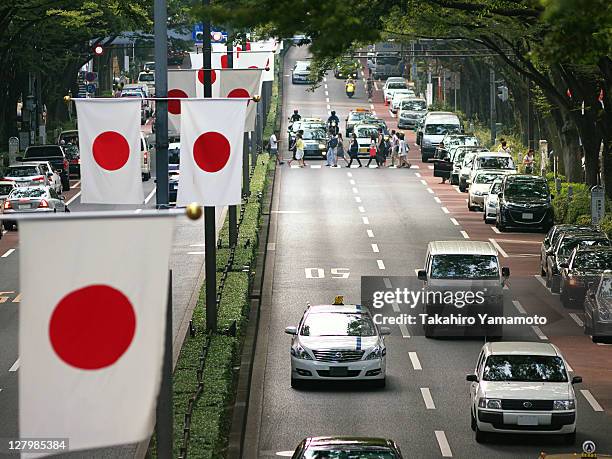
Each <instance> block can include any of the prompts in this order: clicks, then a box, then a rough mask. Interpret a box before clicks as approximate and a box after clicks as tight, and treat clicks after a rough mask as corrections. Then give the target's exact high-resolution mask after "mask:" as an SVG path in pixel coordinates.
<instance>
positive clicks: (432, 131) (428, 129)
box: [425, 124, 460, 135]
mask: <svg viewBox="0 0 612 459" xmlns="http://www.w3.org/2000/svg"><path fill="white" fill-rule="evenodd" d="M459 131H460V129H459V126H458V125H456V124H428V125H427V126H425V134H429V135H444V134H456V133H458V132H459Z"/></svg>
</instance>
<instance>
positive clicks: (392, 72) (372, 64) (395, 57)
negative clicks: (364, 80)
mask: <svg viewBox="0 0 612 459" xmlns="http://www.w3.org/2000/svg"><path fill="white" fill-rule="evenodd" d="M372 53H373V55H372ZM369 54H370V57H369V61H368V64H369V65H368V67H369V68H370V72H371V73H372V76H373V78H374V79H377V80H381V79H386V78H389V77H394V76H395V77H400V76H402V74H403V68H404V65H403V60H402V44H401V43H398V42H395V41H383V42H380V43H376V44H375V45H374V46H373V47H372V50H371V52H370V53H369Z"/></svg>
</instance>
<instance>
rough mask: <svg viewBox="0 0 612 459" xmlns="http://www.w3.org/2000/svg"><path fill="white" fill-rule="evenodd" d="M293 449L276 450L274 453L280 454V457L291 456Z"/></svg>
mask: <svg viewBox="0 0 612 459" xmlns="http://www.w3.org/2000/svg"><path fill="white" fill-rule="evenodd" d="M293 453H294V451H278V452H277V453H276V455H277V456H282V457H291V456H293Z"/></svg>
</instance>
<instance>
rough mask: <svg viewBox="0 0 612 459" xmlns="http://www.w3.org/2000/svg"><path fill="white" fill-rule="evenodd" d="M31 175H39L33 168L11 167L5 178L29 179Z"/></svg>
mask: <svg viewBox="0 0 612 459" xmlns="http://www.w3.org/2000/svg"><path fill="white" fill-rule="evenodd" d="M33 175H40V172H39V171H38V169H37V168H36V167H35V166H22V167H11V168H9V170H8V172H7V174H6V176H7V177H31V176H33Z"/></svg>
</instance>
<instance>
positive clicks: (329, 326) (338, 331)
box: [300, 312, 376, 336]
mask: <svg viewBox="0 0 612 459" xmlns="http://www.w3.org/2000/svg"><path fill="white" fill-rule="evenodd" d="M300 335H302V336H376V328H375V327H374V323H373V322H372V319H371V318H370V316H369V315H368V314H360V313H344V312H316V313H310V314H308V315H307V316H306V320H305V321H304V323H303V325H302V329H301V331H300Z"/></svg>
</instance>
